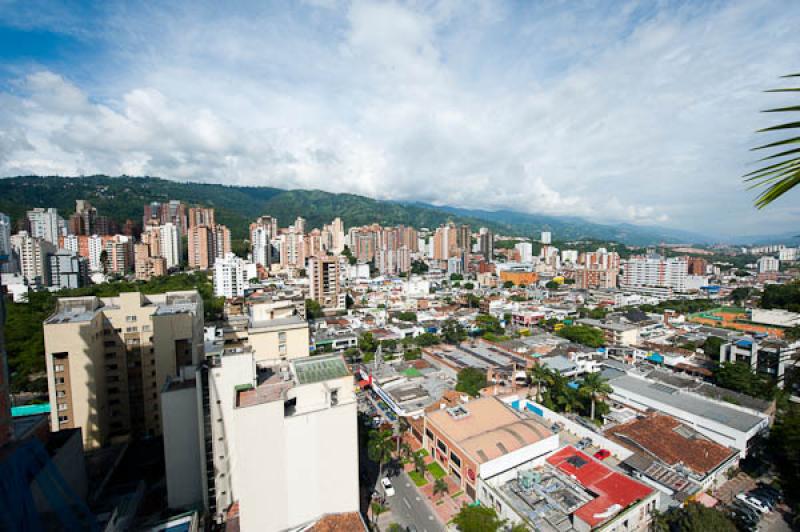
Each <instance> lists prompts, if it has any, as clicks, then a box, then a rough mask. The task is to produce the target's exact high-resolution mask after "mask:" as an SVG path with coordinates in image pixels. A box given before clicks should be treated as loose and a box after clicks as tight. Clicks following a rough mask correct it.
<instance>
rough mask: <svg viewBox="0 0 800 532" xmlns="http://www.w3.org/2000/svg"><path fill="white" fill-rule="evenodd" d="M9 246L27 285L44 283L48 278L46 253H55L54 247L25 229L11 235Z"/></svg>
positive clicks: (41, 284) (42, 284)
mask: <svg viewBox="0 0 800 532" xmlns="http://www.w3.org/2000/svg"><path fill="white" fill-rule="evenodd" d="M11 247H12V248H13V250H14V255H15V256H16V259H17V261H18V262H19V269H20V272H21V273H22V276H23V277H24V278H25V281H26V282H27V283H28V284H29V285H39V286H44V285H46V284H47V283H48V282H49V280H50V277H49V274H48V268H49V266H50V264H49V260H48V255H50V254H52V253H55V252H56V247H55V246H54V245H53V244H51V243H50V242H48V241H46V240H44V239H42V238H35V237H33V236H31V235H29V234H28V232H27V231H20V232H19V233H17V234H16V235H14V236H12V237H11Z"/></svg>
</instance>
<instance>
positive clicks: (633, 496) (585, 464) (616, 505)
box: [547, 446, 653, 527]
mask: <svg viewBox="0 0 800 532" xmlns="http://www.w3.org/2000/svg"><path fill="white" fill-rule="evenodd" d="M547 462H548V463H549V464H550V465H552V466H554V467H556V468H558V469H559V470H561V471H562V472H564V473H566V474H568V475H570V476H571V477H572V478H574V479H575V480H577V481H578V482H579V483H580V484H581V485H582V486H583V487H584V488H586V489H587V490H588V491H590V492H592V493H593V494H595V495H597V497H595V498H594V499H593V500H591V501H589V502H588V503H586V504H584V505H583V506H581V507H580V508H578V509H577V510H576V511H575V516H576V517H578V518H580V519H581V520H582V521H583V522H585V523H587V524H588V525H589V526H591V527H595V526H598V525H600V524H601V523H603V522H605V521H607V520H609V519H610V518H611V517H613V516H614V515H616V514H617V513H619V512H620V511H622V510H624V509H625V508H627V507H628V506H630V505H631V504H633V503H635V502H636V501H639V500H641V499H644V498H645V497H647V496H648V495H650V494H651V493H652V492H653V490H652V489H650V488H648V487H647V486H645V485H644V484H642V483H640V482H637V481H635V480H633V479H631V478H629V477H627V476H625V475H623V474H622V473H617V472H616V471H614V470H612V469H609V468H608V467H606V466H604V465H603V464H601V463H600V462H598V461H597V460H595V459H593V458H590V457H589V456H587V455H586V454H584V453H582V452H580V451H578V450H577V449H575V448H574V447H572V446H567V447H564V448H563V449H561V450H560V451H558V452H556V453H554V454H552V455H550V456H549V457H548V458H547ZM574 462H579V463H580V465H579V466H576V465H575V463H574Z"/></svg>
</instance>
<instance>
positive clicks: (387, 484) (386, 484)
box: [381, 477, 394, 497]
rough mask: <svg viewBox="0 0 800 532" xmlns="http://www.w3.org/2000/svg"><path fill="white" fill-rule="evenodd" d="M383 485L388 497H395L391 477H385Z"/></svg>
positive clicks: (382, 481)
mask: <svg viewBox="0 0 800 532" xmlns="http://www.w3.org/2000/svg"><path fill="white" fill-rule="evenodd" d="M381 485H382V486H383V492H384V493H385V494H386V496H387V497H391V496H392V495H394V486H392V481H391V480H389V477H383V480H381Z"/></svg>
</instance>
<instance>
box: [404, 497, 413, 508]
mask: <svg viewBox="0 0 800 532" xmlns="http://www.w3.org/2000/svg"><path fill="white" fill-rule="evenodd" d="M403 502H404V503H405V504H406V506H408V509H409V510H410V509H411V504H410V503H409V502H408V501H407V500H406V498H405V497H403Z"/></svg>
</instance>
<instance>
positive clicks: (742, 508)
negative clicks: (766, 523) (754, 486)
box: [731, 499, 761, 523]
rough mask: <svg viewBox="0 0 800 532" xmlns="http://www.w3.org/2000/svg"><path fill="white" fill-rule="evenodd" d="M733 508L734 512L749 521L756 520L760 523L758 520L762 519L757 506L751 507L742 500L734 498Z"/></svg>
mask: <svg viewBox="0 0 800 532" xmlns="http://www.w3.org/2000/svg"><path fill="white" fill-rule="evenodd" d="M731 508H732V509H733V511H734V512H736V513H737V514H738V515H740V516H742V518H744V519H745V520H747V521H755V522H756V523H758V521H759V520H760V519H761V512H759V511H758V510H756V509H755V508H751V507H750V506H748V505H747V504H745V503H744V502H742V501H738V500H735V499H734V501H733V504H732V505H731Z"/></svg>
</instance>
